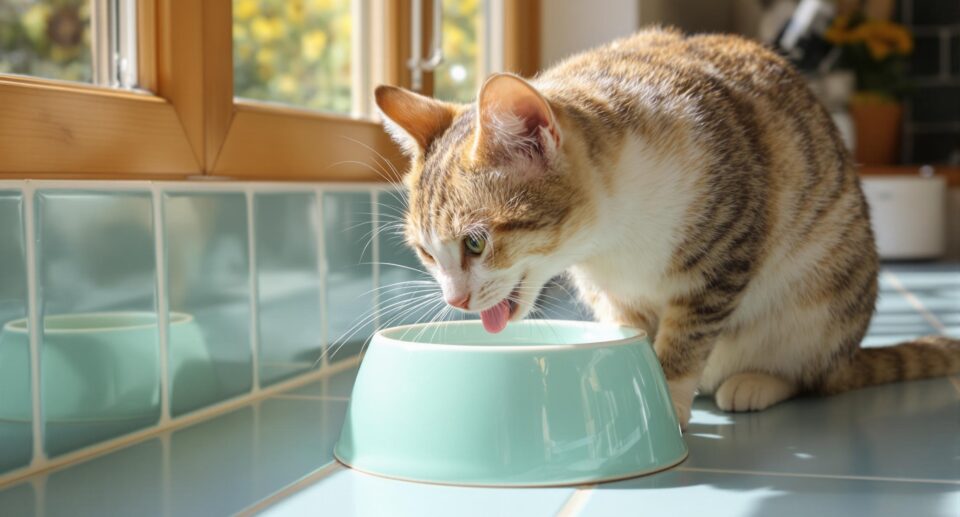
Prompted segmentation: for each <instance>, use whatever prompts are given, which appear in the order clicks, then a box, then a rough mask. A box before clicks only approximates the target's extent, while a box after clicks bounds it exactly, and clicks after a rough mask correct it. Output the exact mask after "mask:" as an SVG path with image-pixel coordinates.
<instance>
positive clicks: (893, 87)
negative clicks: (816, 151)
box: [824, 11, 913, 165]
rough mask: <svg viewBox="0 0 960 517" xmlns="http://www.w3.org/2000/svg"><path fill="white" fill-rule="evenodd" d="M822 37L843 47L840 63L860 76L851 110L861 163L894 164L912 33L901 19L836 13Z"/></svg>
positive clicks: (858, 159) (897, 150) (857, 158)
mask: <svg viewBox="0 0 960 517" xmlns="http://www.w3.org/2000/svg"><path fill="white" fill-rule="evenodd" d="M824 37H825V39H826V40H827V41H828V42H830V43H832V44H833V45H835V46H836V48H837V51H838V52H839V60H838V62H837V63H838V66H840V67H841V68H846V69H849V70H851V71H852V72H853V74H854V75H855V76H856V93H854V95H853V96H852V97H851V99H850V115H851V117H852V118H853V122H854V125H855V128H856V142H857V143H856V150H855V153H854V154H855V158H856V160H857V162H859V163H861V164H866V165H889V164H892V163H895V162H896V160H897V156H898V154H899V147H900V146H899V143H900V124H901V121H902V118H903V106H902V104H901V102H900V99H901V98H902V96H903V94H904V92H905V90H906V86H907V84H906V83H907V78H906V62H907V57H908V56H909V55H910V53H911V52H912V51H913V37H912V36H911V34H910V32H909V31H908V30H907V29H906V28H905V27H903V26H902V25H900V24H897V23H894V22H890V21H887V20H880V19H871V18H868V17H867V16H865V15H864V14H863V13H862V12H860V11H858V12H854V13H853V14H852V15H850V16H838V17H836V18H835V19H834V20H833V23H832V24H831V26H830V28H829V29H828V30H827V32H826V33H825V34H824Z"/></svg>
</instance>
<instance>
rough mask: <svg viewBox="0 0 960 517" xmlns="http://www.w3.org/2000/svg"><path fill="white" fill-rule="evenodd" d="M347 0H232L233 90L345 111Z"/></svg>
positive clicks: (348, 90) (237, 93)
mask: <svg viewBox="0 0 960 517" xmlns="http://www.w3.org/2000/svg"><path fill="white" fill-rule="evenodd" d="M352 18H353V17H352V12H351V2H350V0H234V1H233V62H234V67H233V74H234V75H233V86H234V95H235V96H236V97H242V98H247V99H257V100H262V101H275V102H281V103H286V104H292V105H295V106H302V107H306V108H310V109H315V110H320V111H332V112H337V113H350V112H351V109H352V107H353V106H352V96H351V80H352V74H351V54H352V47H353V43H352V36H353V33H354V31H353V27H352V26H353V19H352Z"/></svg>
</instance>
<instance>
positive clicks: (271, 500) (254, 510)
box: [234, 460, 344, 516]
mask: <svg viewBox="0 0 960 517" xmlns="http://www.w3.org/2000/svg"><path fill="white" fill-rule="evenodd" d="M339 470H344V469H343V467H342V466H341V465H340V463H339V462H337V461H336V460H334V461H333V462H332V463H329V464H327V465H325V466H323V467H321V468H319V469H317V470H315V471H313V472H311V473H310V474H307V475H306V476H304V477H302V478H300V479H298V480H297V481H294V482H293V483H291V484H289V485H287V486H285V487H283V488H281V489H280V490H277V491H276V492H274V493H272V494H270V495H268V496H267V497H264V498H263V499H261V500H259V501H257V502H256V503H253V504H252V505H250V506H248V507H246V508H244V509H243V510H240V511H239V512H237V513H236V514H234V515H237V516H248V515H256V514H258V513H260V512H262V511H263V510H266V509H267V508H269V507H271V506H273V505H275V504H277V503H278V502H280V501H282V500H284V499H287V498H288V497H290V496H292V495H293V494H295V493H297V492H299V491H301V490H303V489H304V488H306V487H308V486H310V485H312V484H314V483H316V482H317V481H319V480H321V479H323V478H325V477H328V476H330V475H331V474H334V473H336V472H337V471H339Z"/></svg>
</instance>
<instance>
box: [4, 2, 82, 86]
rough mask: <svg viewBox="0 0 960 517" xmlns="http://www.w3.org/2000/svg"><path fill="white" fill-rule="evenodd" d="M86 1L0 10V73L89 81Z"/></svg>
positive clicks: (11, 6)
mask: <svg viewBox="0 0 960 517" xmlns="http://www.w3.org/2000/svg"><path fill="white" fill-rule="evenodd" d="M90 39H91V35H90V4H89V2H88V1H87V0H61V1H56V0H6V1H5V2H3V3H2V4H0V73H4V74H22V75H32V76H36V77H46V78H48V79H63V80H67V81H81V82H87V83H89V82H92V81H93V65H92V63H91V56H90Z"/></svg>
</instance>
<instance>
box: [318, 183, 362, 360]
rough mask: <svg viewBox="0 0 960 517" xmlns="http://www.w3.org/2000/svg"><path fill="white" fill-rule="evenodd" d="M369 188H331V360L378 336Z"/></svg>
mask: <svg viewBox="0 0 960 517" xmlns="http://www.w3.org/2000/svg"><path fill="white" fill-rule="evenodd" d="M371 210H372V204H371V196H370V193H369V192H325V193H324V194H323V227H324V229H323V231H324V239H325V240H326V242H325V246H324V248H325V250H326V255H327V256H326V259H327V278H326V287H327V289H326V293H325V294H326V299H327V322H328V327H327V329H328V330H327V336H328V339H329V342H330V346H331V350H330V352H329V354H330V358H331V360H333V361H337V360H341V359H344V358H347V357H350V356H351V355H355V354H357V353H358V352H359V351H360V347H361V346H362V345H363V343H364V342H366V340H367V339H368V338H369V337H370V336H371V335H372V334H373V331H374V318H373V313H374V306H373V292H372V291H373V289H374V285H373V265H372V264H371V262H372V261H373V255H372V248H371V246H370V242H371V239H372V237H373V228H372V226H373V224H372V212H371Z"/></svg>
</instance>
